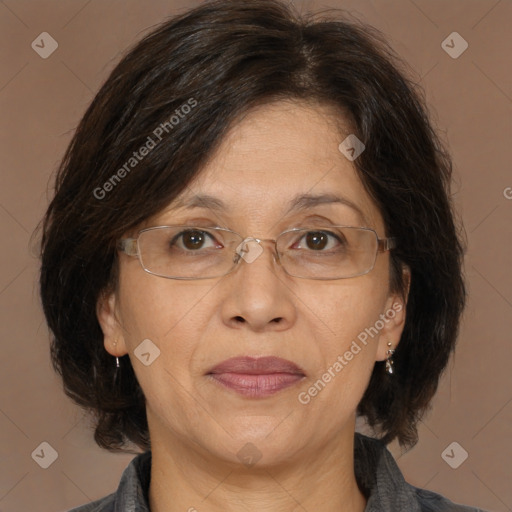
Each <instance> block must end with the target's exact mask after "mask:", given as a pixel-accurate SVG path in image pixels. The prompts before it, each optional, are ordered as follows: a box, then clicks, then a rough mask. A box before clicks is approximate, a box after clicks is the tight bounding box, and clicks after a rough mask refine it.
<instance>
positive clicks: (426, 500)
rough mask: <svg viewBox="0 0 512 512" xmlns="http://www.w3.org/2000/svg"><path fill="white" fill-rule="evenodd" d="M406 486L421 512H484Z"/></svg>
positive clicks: (432, 493) (417, 488)
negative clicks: (413, 495) (412, 494)
mask: <svg viewBox="0 0 512 512" xmlns="http://www.w3.org/2000/svg"><path fill="white" fill-rule="evenodd" d="M407 485H409V487H410V489H411V490H412V492H413V493H414V494H415V495H416V498H417V500H418V503H419V505H420V510H421V512H486V511H485V510H483V509H481V508H476V507H470V506H468V505H461V504H459V503H454V502H453V501H450V500H449V499H448V498H445V497H444V496H442V495H441V494H437V493H436V492H433V491H429V490H427V489H421V488H419V487H414V486H413V485H410V484H407Z"/></svg>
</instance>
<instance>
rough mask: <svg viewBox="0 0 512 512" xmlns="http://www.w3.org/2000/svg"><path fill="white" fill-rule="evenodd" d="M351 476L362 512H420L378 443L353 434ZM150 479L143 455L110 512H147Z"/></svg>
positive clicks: (123, 479)
mask: <svg viewBox="0 0 512 512" xmlns="http://www.w3.org/2000/svg"><path fill="white" fill-rule="evenodd" d="M354 472H355V476H356V480H357V483H358V484H359V487H360V488H361V491H362V492H363V494H365V496H366V499H367V505H366V508H365V512H392V511H395V510H407V511H408V512H421V508H420V505H419V503H418V500H417V498H416V496H415V494H414V492H413V489H412V487H411V486H409V485H408V484H407V482H406V481H405V480H404V477H403V475H402V473H401V471H400V469H399V468H398V465H397V464H396V462H395V460H394V458H393V456H392V455H391V453H390V452H389V451H388V450H387V448H386V446H385V445H384V443H383V442H382V441H380V440H378V439H374V438H371V437H368V436H365V435H363V434H360V433H358V432H356V433H355V438H354ZM150 478H151V451H147V452H145V453H141V454H140V455H138V456H137V457H135V458H134V459H133V460H132V461H131V462H130V464H129V465H128V467H127V468H126V469H125V471H124V473H123V475H122V477H121V481H120V483H119V487H118V489H117V492H116V493H115V503H114V512H150V510H149V497H148V496H149V482H150Z"/></svg>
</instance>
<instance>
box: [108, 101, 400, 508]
mask: <svg viewBox="0 0 512 512" xmlns="http://www.w3.org/2000/svg"><path fill="white" fill-rule="evenodd" d="M348 133H350V131H348V130H346V131H345V133H340V130H339V122H336V121H335V120H334V117H333V111H332V110H330V109H329V108H328V107H326V106H321V105H313V104H306V103H298V102H289V101H286V102H285V101H280V102H277V103H274V104H270V105H266V106H263V107H258V108H257V109H254V110H252V111H250V112H249V113H247V115H246V116H245V117H244V118H243V119H242V120H241V121H239V122H238V123H237V124H236V125H234V126H233V127H232V128H231V130H230V131H229V133H228V135H227V136H226V137H225V139H224V141H223V142H222V144H221V145H220V146H219V148H218V150H217V151H216V152H215V154H214V155H212V157H211V158H210V160H209V162H208V164H207V165H206V167H205V169H204V171H203V172H202V173H201V174H200V175H199V176H198V177H197V178H196V179H195V181H194V182H193V183H191V184H190V185H189V187H188V190H187V191H186V192H185V194H184V196H186V197H189V196H192V195H193V194H197V193H207V194H210V195H213V196H215V197H217V198H219V199H222V200H223V201H224V202H225V203H226V205H227V207H228V208H227V209H226V210H225V211H222V212H217V211H216V212H213V211H212V210H208V209H204V208H195V209H193V210H185V209H183V208H181V209H178V210H177V209H173V208H172V206H173V205H172V204H170V205H169V208H168V209H166V210H165V211H163V212H161V213H160V214H159V215H157V216H155V217H154V218H152V219H148V220H147V222H145V223H144V225H143V226H140V228H143V227H147V226H156V225H165V224H179V223H183V224H185V223H193V222H196V221H205V222H207V221H209V222H211V223H213V224H212V225H220V226H222V227H227V228H230V229H232V230H234V231H236V232H238V233H240V234H242V235H243V236H254V237H258V238H275V237H276V236H277V235H278V234H279V233H281V232H282V231H284V230H286V229H289V228H293V227H298V226H300V225H301V224H304V222H305V221H306V220H308V221H311V220H315V221H322V220H323V221H325V220H326V219H328V220H331V221H332V222H333V224H345V225H353V226H363V227H371V228H373V229H375V230H376V231H377V233H378V235H379V237H380V238H383V237H385V236H386V233H385V231H384V224H383V221H382V217H381V214H380V212H379V211H378V209H377V207H376V206H375V205H374V203H373V202H372V201H371V199H370V197H369V196H368V194H367V193H366V191H365V189H364V187H363V185H362V183H361V182H360V180H359V178H358V177H357V174H356V171H355V169H354V167H353V164H352V163H351V162H350V161H349V160H347V159H346V158H345V157H344V156H343V154H342V153H341V152H340V151H339V150H338V145H339V144H340V142H341V141H342V140H343V139H344V138H345V137H346V136H347V135H348ZM302 193H315V194H317V193H336V194H338V195H342V196H344V197H346V198H348V199H350V200H351V201H352V202H354V203H356V204H357V205H358V206H359V208H360V209H361V210H362V211H363V213H364V215H365V217H366V220H363V219H362V218H361V217H360V216H359V215H358V214H357V213H356V212H355V211H354V210H352V209H351V208H350V207H348V206H346V205H342V204H325V205H320V206H315V207H314V208H312V209H308V210H306V211H303V212H300V213H295V214H293V215H285V210H286V207H287V205H288V202H289V201H290V200H291V199H292V198H293V197H294V196H295V195H297V194H302ZM136 231H137V230H136ZM136 231H135V232H134V233H127V235H131V236H133V235H136ZM271 249H272V245H271V244H268V243H266V244H265V250H264V252H263V253H262V254H261V255H260V256H259V257H258V258H257V259H256V260H255V261H253V262H252V263H247V262H245V261H242V262H241V263H240V265H239V266H238V267H237V269H236V270H235V271H234V272H233V273H231V274H229V275H227V276H223V277H220V278H214V279H206V280H198V281H187V280H185V281H178V280H174V279H164V278H161V277H157V276H154V275H151V274H148V273H146V272H144V271H143V269H142V267H141V266H140V263H139V261H138V260H137V258H134V257H130V256H127V255H125V254H120V278H119V283H118V287H117V290H116V291H115V292H114V293H112V294H111V295H107V296H105V297H104V298H103V299H102V300H100V301H99V303H98V318H99V321H100V324H101V326H102V329H103V332H104V335H105V349H106V350H107V351H108V352H109V353H110V354H112V355H113V356H121V355H125V354H127V353H128V354H129V355H130V359H131V363H132V365H133V367H134V370H135V373H136V375H137V379H138V380H139V382H140V385H141V386H142V389H143V391H144V394H145V396H146V400H147V416H148V423H149V430H150V437H151V444H152V453H153V463H152V478H151V485H150V506H151V510H152V511H156V512H159V511H164V510H165V511H167V512H174V511H178V510H179V511H186V510H190V511H193V510H195V509H197V511H199V512H201V511H203V510H208V511H221V510H222V511H231V510H233V511H234V510H237V511H239V510H248V511H256V510H258V511H259V510H266V511H280V512H283V511H284V512H286V511H290V512H291V511H295V510H304V509H306V510H323V511H324V512H331V511H337V512H338V511H340V510H345V511H363V510H364V508H365V503H366V501H365V499H364V496H363V495H362V493H361V492H360V490H359V489H358V486H357V483H356V480H355V477H354V468H353V466H354V462H353V435H354V429H355V411H356V407H357V404H358V402H359V401H360V399H361V397H362V396H363V393H364V391H365V389H366V387H367V385H368V382H369V378H370V375H371V372H372V370H373V366H374V363H375V361H381V360H384V359H386V350H387V348H388V347H387V342H388V341H391V342H392V344H393V347H394V348H396V345H397V343H398V341H399V339H400V335H401V333H402V329H403V326H404V321H405V303H404V302H403V300H402V298H401V297H400V296H398V295H394V294H393V295H392V294H390V293H389V288H388V281H389V253H379V254H378V256H377V261H376V264H375V267H374V268H373V270H372V271H371V272H369V273H368V274H366V275H363V276H359V277H355V278H350V279H341V280H331V281H319V280H307V279H299V278H295V277H291V276H288V275H287V274H285V273H284V272H283V270H282V269H281V268H280V267H279V265H278V264H276V263H275V261H274V260H273V255H272V250H271ZM393 304H395V308H394V309H395V310H396V309H398V308H397V306H396V305H397V304H398V305H401V306H402V307H401V309H400V311H396V314H395V315H394V318H393V319H391V320H388V321H387V322H385V325H384V327H383V328H382V329H381V330H380V332H379V335H377V336H374V337H373V338H370V339H369V342H368V344H367V345H366V346H362V350H361V351H360V352H359V353H357V355H355V356H354V357H353V359H352V360H351V361H349V362H348V364H347V365H346V366H344V368H343V370H342V371H340V372H338V373H337V374H336V376H335V377H334V378H332V380H331V382H329V383H327V385H326V386H325V388H324V389H323V390H322V391H321V392H319V393H318V394H317V396H315V397H312V398H311V401H310V402H309V403H308V404H302V403H300V402H299V400H298V395H299V393H300V392H301V391H307V390H308V388H309V387H310V386H311V385H312V384H313V383H314V382H316V381H317V380H318V379H319V378H320V377H321V376H322V374H324V373H325V371H326V370H327V369H328V368H329V367H331V366H332V365H333V364H334V362H335V361H336V360H337V358H338V356H339V355H343V354H344V353H345V352H346V351H347V350H349V348H350V346H351V343H352V342H353V341H354V340H356V339H357V336H358V334H359V333H361V332H362V331H364V330H365V328H368V327H370V326H373V325H375V322H376V321H377V320H378V319H379V315H381V314H384V313H385V312H386V311H389V310H390V309H393ZM146 338H149V339H150V340H152V342H153V343H154V344H155V345H156V346H158V347H159V349H160V351H161V353H160V356H159V357H158V358H157V359H156V360H155V361H154V362H153V363H152V364H151V365H149V366H144V365H143V364H142V363H141V362H140V361H139V360H138V359H137V357H135V356H134V353H133V352H134V350H135V349H136V347H137V346H138V345H139V344H140V343H141V341H142V340H144V339H146ZM244 355H249V356H267V355H274V356H278V357H282V358H285V359H289V360H291V361H293V362H295V363H296V364H297V365H299V366H300V367H301V368H303V369H304V370H305V373H306V376H305V378H304V379H303V380H302V381H301V382H299V383H297V384H295V385H293V386H292V387H289V388H286V389H284V390H281V391H279V392H278V393H276V394H274V395H272V396H270V397H266V398H260V399H254V398H246V397H243V396H241V395H238V394H236V393H235V392H234V391H232V390H229V389H227V388H224V387H223V386H221V385H220V384H218V383H217V382H215V381H212V380H211V378H210V377H207V376H206V375H205V374H206V373H207V372H208V371H209V370H210V369H211V368H212V367H213V366H214V365H216V364H218V363H220V362H221V361H224V360H225V359H228V358H231V357H235V356H244ZM112 364H115V363H114V362H113V363H112ZM246 443H252V445H254V447H256V448H255V449H254V448H251V450H254V452H255V453H256V450H257V453H258V454H260V455H261V458H260V460H259V461H258V462H257V463H256V464H255V465H253V466H251V467H248V466H246V465H244V464H243V463H242V462H241V460H240V459H239V458H238V456H237V452H238V451H239V450H240V449H241V448H242V447H244V445H246ZM192 507H194V508H192ZM302 507H304V508H302Z"/></svg>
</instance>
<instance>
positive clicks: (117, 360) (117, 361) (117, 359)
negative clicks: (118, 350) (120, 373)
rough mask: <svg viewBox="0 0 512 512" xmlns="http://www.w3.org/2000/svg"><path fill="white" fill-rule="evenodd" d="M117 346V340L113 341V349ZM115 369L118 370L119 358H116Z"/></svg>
mask: <svg viewBox="0 0 512 512" xmlns="http://www.w3.org/2000/svg"><path fill="white" fill-rule="evenodd" d="M116 345H117V340H116V341H114V347H115V346H116ZM116 368H119V357H117V356H116Z"/></svg>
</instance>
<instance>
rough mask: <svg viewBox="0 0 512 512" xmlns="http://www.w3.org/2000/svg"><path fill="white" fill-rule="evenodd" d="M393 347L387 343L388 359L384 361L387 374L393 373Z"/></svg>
mask: <svg viewBox="0 0 512 512" xmlns="http://www.w3.org/2000/svg"><path fill="white" fill-rule="evenodd" d="M392 346H393V345H391V342H390V341H388V347H389V348H388V351H387V352H386V353H387V355H388V358H387V359H386V372H387V373H389V374H392V373H393V354H394V353H395V351H394V349H392V348H391V347H392Z"/></svg>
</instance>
